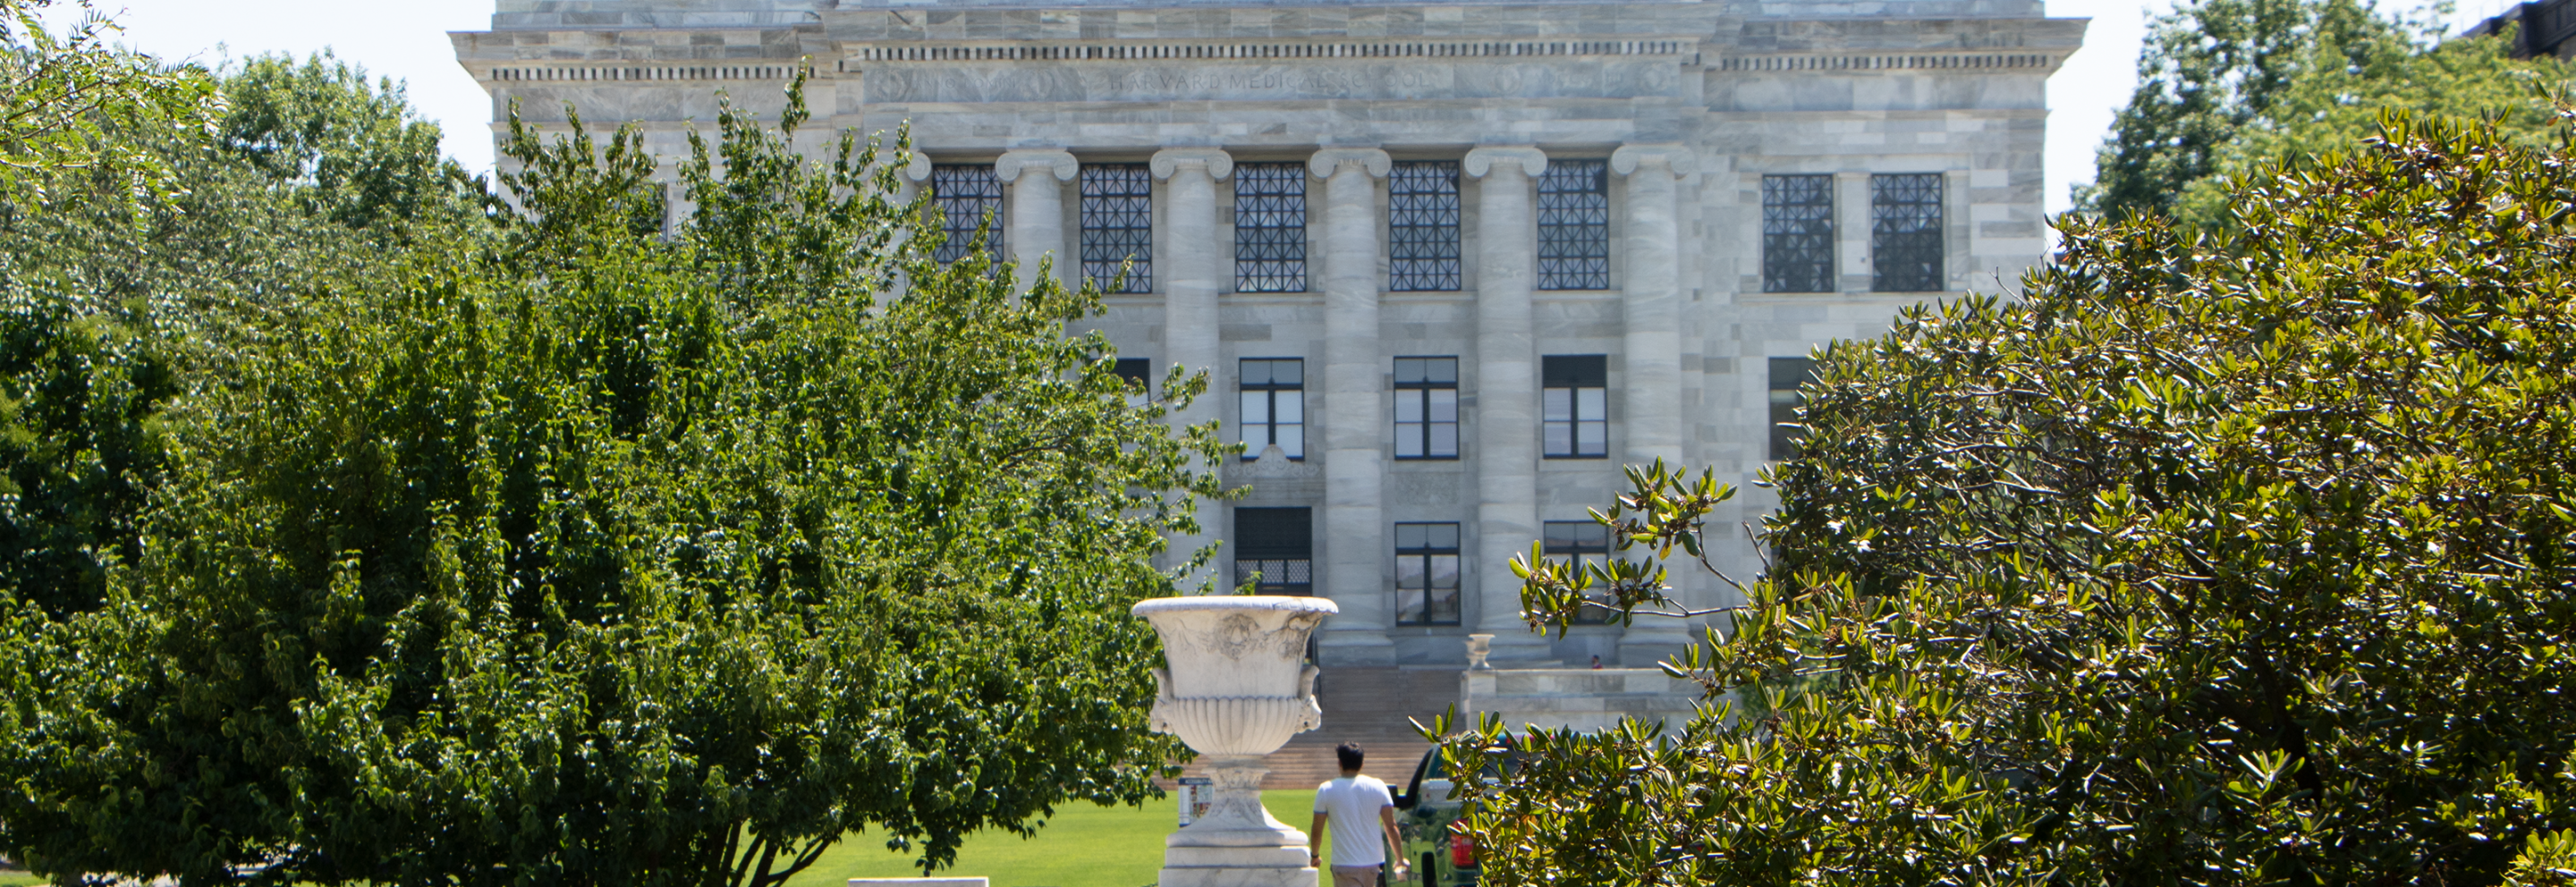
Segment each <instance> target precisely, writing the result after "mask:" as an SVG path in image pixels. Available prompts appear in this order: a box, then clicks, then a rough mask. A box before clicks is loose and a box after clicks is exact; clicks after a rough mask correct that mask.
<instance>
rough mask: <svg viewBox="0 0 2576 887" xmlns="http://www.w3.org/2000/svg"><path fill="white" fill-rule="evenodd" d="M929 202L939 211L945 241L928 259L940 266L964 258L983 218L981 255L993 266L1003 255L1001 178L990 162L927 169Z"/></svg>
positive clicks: (973, 243)
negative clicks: (990, 260) (989, 222)
mask: <svg viewBox="0 0 2576 887" xmlns="http://www.w3.org/2000/svg"><path fill="white" fill-rule="evenodd" d="M930 202H931V205H932V206H934V207H936V208H937V209H938V211H939V230H940V232H941V233H943V234H945V235H947V239H946V240H945V241H943V242H941V243H940V244H939V248H938V249H937V250H935V251H933V252H932V253H931V255H930V257H931V258H932V259H934V260H936V261H938V262H939V264H942V265H948V264H953V263H955V262H956V261H957V260H959V259H962V258H965V257H966V254H967V251H968V250H971V249H973V248H974V245H975V233H976V230H977V227H978V226H980V225H983V224H984V223H985V221H986V220H987V219H989V220H991V224H990V225H989V226H988V227H985V228H984V229H983V230H984V253H985V255H987V256H990V257H991V258H992V261H993V263H994V264H997V265H998V264H1001V262H1002V257H1003V256H1005V255H1007V254H1008V253H1007V251H1006V247H1007V246H1008V244H1006V243H1004V240H1005V236H1004V235H1005V234H1006V232H1007V231H1008V229H1009V226H1008V225H1007V224H1006V223H1005V219H1006V216H1005V215H1004V212H1005V210H1004V206H1003V199H1002V179H1001V177H1000V176H997V175H994V174H993V165H992V164H990V163H940V164H933V165H932V166H931V167H930Z"/></svg>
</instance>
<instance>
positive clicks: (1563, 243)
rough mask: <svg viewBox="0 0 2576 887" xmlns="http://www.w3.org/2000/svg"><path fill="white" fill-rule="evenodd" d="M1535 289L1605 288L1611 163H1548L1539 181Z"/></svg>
mask: <svg viewBox="0 0 2576 887" xmlns="http://www.w3.org/2000/svg"><path fill="white" fill-rule="evenodd" d="M1538 288H1539V289H1543V290H1602V289H1609V288H1610V163H1609V161H1605V160H1549V161H1548V162H1547V172H1545V173H1542V174H1540V175H1539V177H1538Z"/></svg>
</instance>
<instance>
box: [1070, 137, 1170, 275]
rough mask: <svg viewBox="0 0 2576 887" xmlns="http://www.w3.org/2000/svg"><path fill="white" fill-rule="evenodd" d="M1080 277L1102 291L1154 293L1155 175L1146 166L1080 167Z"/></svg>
mask: <svg viewBox="0 0 2576 887" xmlns="http://www.w3.org/2000/svg"><path fill="white" fill-rule="evenodd" d="M1121 269H1124V270H1125V271H1126V272H1127V277H1126V280H1124V281H1123V282H1122V281H1120V280H1119V278H1118V273H1119V271H1120V270H1121ZM1082 276H1083V277H1084V278H1085V279H1087V280H1090V281H1091V283H1092V285H1094V286H1097V287H1100V291H1101V292H1104V293H1150V292H1153V291H1154V175H1153V173H1152V172H1151V171H1149V170H1147V169H1146V168H1145V164H1142V163H1103V164H1096V165H1088V166H1084V167H1083V168H1082Z"/></svg>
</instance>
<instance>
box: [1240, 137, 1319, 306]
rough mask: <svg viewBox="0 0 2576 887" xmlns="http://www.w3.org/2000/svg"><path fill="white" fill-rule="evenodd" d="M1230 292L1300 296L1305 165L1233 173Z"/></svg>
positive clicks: (1253, 166) (1245, 167)
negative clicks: (1232, 280)
mask: <svg viewBox="0 0 2576 887" xmlns="http://www.w3.org/2000/svg"><path fill="white" fill-rule="evenodd" d="M1234 288H1235V291H1236V292H1246V293H1302V292H1305V291H1306V165H1305V164H1303V163H1245V164H1241V165H1238V166H1236V167H1235V168H1234Z"/></svg>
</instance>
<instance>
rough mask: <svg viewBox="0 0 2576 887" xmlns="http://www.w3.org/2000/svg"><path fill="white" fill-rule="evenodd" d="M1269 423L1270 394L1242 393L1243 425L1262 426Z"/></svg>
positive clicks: (1263, 392) (1264, 392)
mask: <svg viewBox="0 0 2576 887" xmlns="http://www.w3.org/2000/svg"><path fill="white" fill-rule="evenodd" d="M1269 422H1270V392H1267V391H1246V392H1244V393H1243V424H1245V425H1264V424H1268V423H1269Z"/></svg>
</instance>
